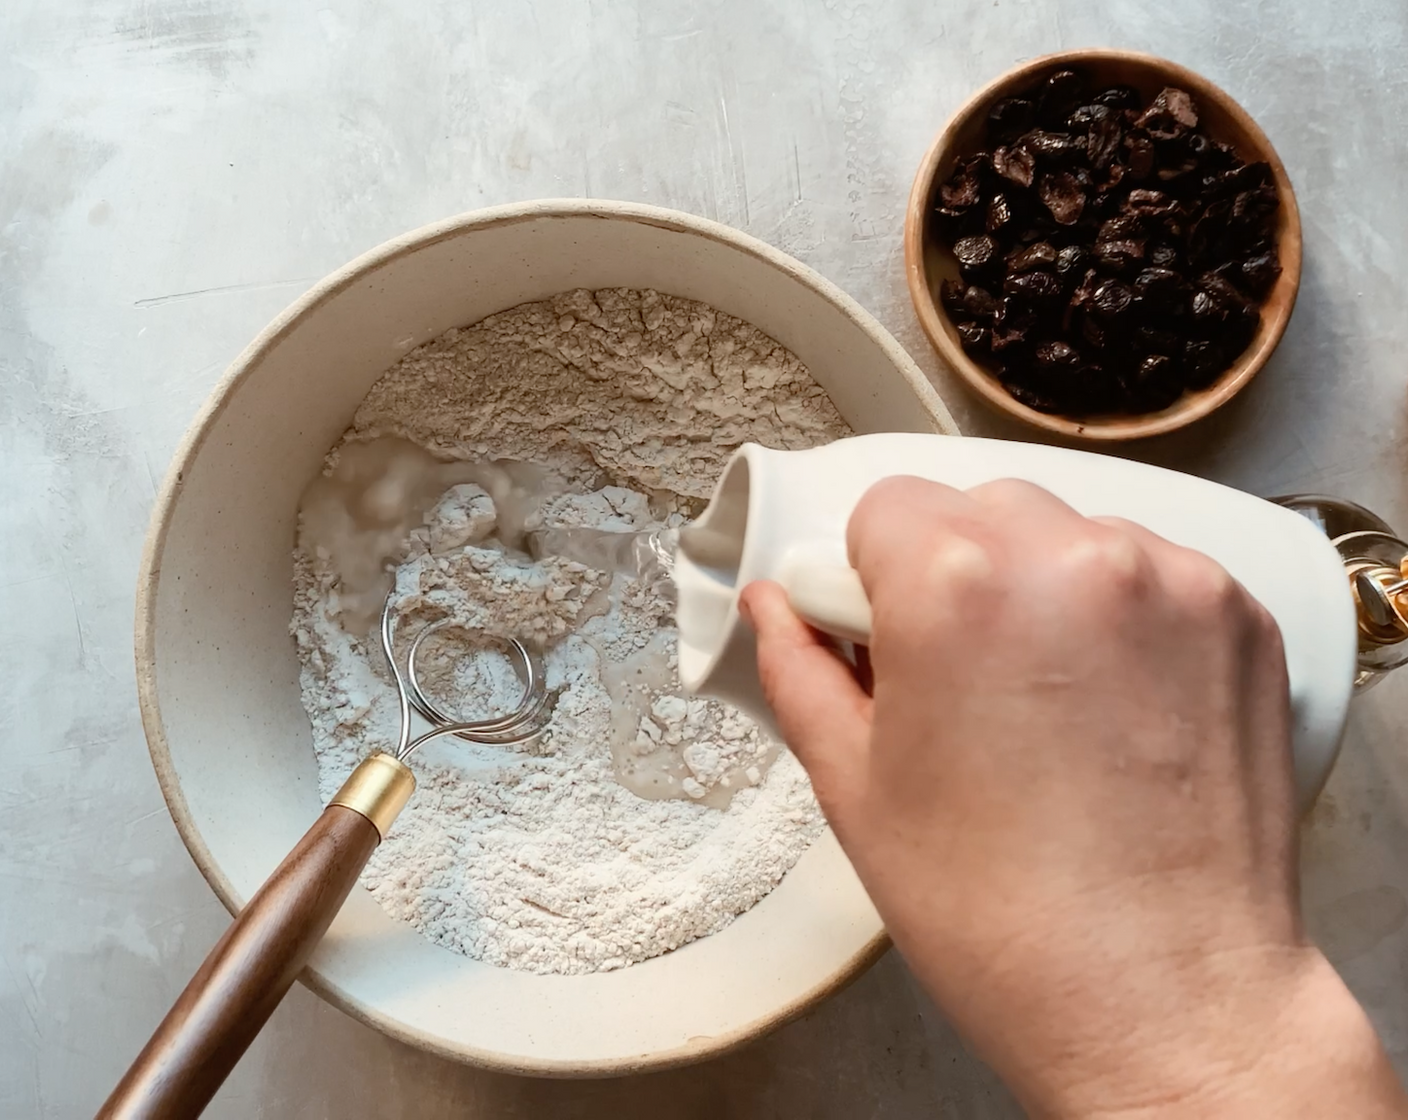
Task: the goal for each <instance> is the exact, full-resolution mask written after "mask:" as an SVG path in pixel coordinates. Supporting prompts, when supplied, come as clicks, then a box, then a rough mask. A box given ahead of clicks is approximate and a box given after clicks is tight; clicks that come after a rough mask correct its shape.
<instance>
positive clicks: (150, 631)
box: [136, 201, 955, 1076]
mask: <svg viewBox="0 0 1408 1120" xmlns="http://www.w3.org/2000/svg"><path fill="white" fill-rule="evenodd" d="M578 287H586V288H606V287H632V288H655V289H658V290H660V291H663V292H668V293H672V294H674V295H678V296H685V297H688V298H690V299H695V300H702V301H704V302H705V303H708V304H712V305H713V306H714V307H717V308H719V309H720V310H722V311H726V312H728V313H729V314H731V315H735V316H738V317H739V318H742V319H746V320H748V321H749V322H751V323H754V324H756V325H757V326H758V327H760V328H761V329H762V330H764V331H766V332H767V333H768V334H769V335H771V336H772V337H773V338H774V339H776V340H777V341H778V342H780V343H781V344H782V345H783V346H786V347H787V348H788V349H790V350H791V351H793V353H795V354H796V355H797V356H798V357H799V358H801V359H802V361H803V362H805V363H806V365H807V367H808V368H809V369H810V370H811V372H812V374H813V376H814V377H815V378H816V380H817V381H818V382H819V383H820V384H821V386H822V387H823V388H824V389H825V390H826V391H827V392H828V393H829V394H830V396H831V399H832V400H833V401H834V402H835V404H836V407H837V408H838V409H839V410H840V412H841V415H842V416H844V417H845V419H846V420H847V421H848V422H849V423H850V424H851V425H852V427H854V428H855V429H856V430H858V431H861V432H874V431H913V432H946V433H951V432H953V431H954V430H955V429H954V425H953V421H952V420H951V419H950V417H949V413H948V410H947V409H946V408H945V407H944V404H943V402H942V401H941V400H940V399H939V397H938V396H937V395H936V394H935V392H934V390H933V389H932V387H931V386H930V385H929V383H928V382H927V381H926V380H925V379H924V377H923V375H922V374H921V373H920V371H919V370H918V369H917V368H916V366H915V365H914V363H913V362H912V361H911V360H910V358H909V357H908V356H907V355H906V354H905V353H904V351H903V350H901V349H900V347H899V346H898V345H897V344H896V342H895V341H894V339H892V338H891V337H890V336H889V335H888V334H887V333H886V332H885V331H884V329H883V328H882V327H881V326H880V325H879V323H877V322H876V321H875V320H874V319H873V318H871V317H870V316H869V315H868V314H866V312H865V311H863V310H862V309H861V308H860V307H859V306H858V305H857V304H856V303H855V302H854V301H853V300H851V299H850V298H849V297H847V296H846V295H845V294H844V293H843V292H841V291H840V290H838V289H837V288H836V287H834V286H833V285H832V284H830V283H828V282H827V281H825V280H824V279H822V278H821V277H820V276H818V275H817V274H816V273H814V272H812V271H811V270H810V269H808V268H806V267H804V266H803V265H801V264H800V263H798V262H797V261H795V260H793V259H791V258H790V257H788V256H786V255H784V254H783V253H780V252H778V251H777V250H775V249H772V248H770V247H768V246H767V245H765V244H763V243H762V242H760V241H757V240H755V239H753V238H751V237H748V236H745V235H744V234H741V233H738V232H737V231H735V230H732V229H728V228H727V227H725V226H721V225H717V224H715V223H713V222H708V221H704V220H701V219H699V218H693V217H689V216H687V215H684V214H678V213H674V212H672V211H667V210H660V209H656V208H653V207H648V206H637V205H628V204H624V203H615V202H595V201H585V202H572V201H565V202H562V201H559V202H534V203H528V204H522V205H515V206H508V207H501V208H498V209H493V210H481V211H477V212H475V213H471V214H466V215H464V216H462V217H458V218H453V219H451V220H449V221H446V222H442V223H440V224H438V225H432V226H426V227H425V228H423V229H419V230H416V231H415V232H413V233H409V234H406V235H405V236H403V237H399V238H397V239H395V240H393V241H390V242H387V243H386V244H385V245H382V246H380V247H379V248H377V249H374V250H372V251H371V252H370V253H367V254H366V255H365V256H362V257H360V258H358V259H357V260H355V261H353V262H352V263H351V264H349V265H347V266H346V267H345V268H342V269H341V270H339V271H338V272H336V273H334V274H333V275H331V276H329V277H328V278H327V279H325V280H323V281H322V282H321V283H319V284H318V285H316V286H315V287H314V288H313V289H312V290H311V291H309V292H308V293H307V294H306V295H304V296H303V297H302V298H301V299H299V300H298V301H297V302H296V303H294V304H293V305H292V306H291V307H290V308H289V309H288V310H287V311H285V312H284V313H283V314H282V315H280V316H279V317H278V318H277V319H276V320H275V321H274V322H273V323H271V324H270V325H269V327H268V328H267V329H266V330H265V331H264V332H263V333H262V334H261V335H260V336H259V337H258V338H257V339H255V340H254V342H253V343H252V344H251V345H250V346H249V348H248V349H247V350H245V352H244V353H243V354H241V355H240V356H239V358H237V359H236V361H235V363H234V365H232V366H231V367H230V370H229V371H228V373H227V374H226V375H225V377H224V379H223V380H222V381H221V382H220V384H219V386H218V387H217V388H216V390H215V392H214V394H213V395H212V397H211V398H210V401H209V402H208V403H207V404H206V406H205V409H204V411H203V412H202V413H201V414H200V416H199V417H198V418H197V420H196V422H195V424H194V425H193V426H192V428H191V430H190V432H189V434H188V435H187V436H186V439H185V441H184V443H183V444H182V445H181V447H180V449H179V450H178V451H177V453H176V457H175V461H174V463H173V465H172V467H171V469H170V471H169V473H168V474H167V477H166V482H165V485H164V486H163V489H162V492H161V496H160V498H159V500H158V503H157V508H156V512H155V514H154V517H153V521H152V527H151V532H150V535H149V537H148V541H147V547H146V554H145V557H144V560H143V566H142V574H141V580H140V585H139V590H138V603H137V634H136V642H137V671H138V685H139V689H140V699H141V708H142V718H143V722H144V724H145V727H146V732H147V739H148V742H149V744H150V747H151V755H152V761H153V764H154V765H155V767H156V772H157V776H158V778H159V779H160V781H161V788H162V792H163V793H164V795H165V797H166V801H167V804H168V805H169V806H170V809H171V815H172V817H173V818H175V821H176V825H177V827H178V828H179V829H180V832H181V836H182V838H183V839H184V840H185V842H186V846H187V848H189V849H190V852H191V855H192V857H193V858H194V859H195V861H196V863H197V864H198V865H199V866H200V869H201V871H202V873H203V874H204V875H205V877H206V879H207V880H208V881H209V883H210V885H211V887H212V888H213V889H214V890H215V892H216V894H218V895H219V896H220V899H221V901H223V902H224V903H225V905H226V906H227V907H228V908H229V909H230V910H231V911H232V912H235V911H237V910H238V908H239V907H240V906H241V905H243V903H244V902H245V900H247V899H248V898H249V897H250V896H251V895H252V894H253V893H254V891H255V890H256V889H257V888H258V886H259V885H260V883H261V882H262V881H263V880H264V878H265V876H267V875H268V874H269V872H271V871H272V870H273V869H274V867H275V866H277V864H278V863H279V861H280V860H281V859H282V858H283V856H284V855H285V853H287V852H288V851H289V849H290V848H292V847H293V845H294V843H295V842H296V841H297V840H298V839H299V837H300V836H302V834H303V832H304V830H305V829H306V828H307V827H308V825H309V824H310V823H311V822H312V821H313V820H314V818H315V817H316V816H317V815H318V812H319V810H320V809H321V803H320V800H319V796H318V780H317V767H316V764H315V761H314V756H313V747H312V739H311V733H310V730H309V725H308V719H307V717H306V716H305V714H304V712H303V708H302V706H301V704H300V701H299V685H298V661H297V658H296V656H295V653H294V646H293V642H292V640H291V639H290V637H289V633H288V623H289V617H290V614H291V611H292V605H293V604H292V583H291V579H292V549H293V543H294V528H295V516H296V510H297V506H298V499H299V495H300V493H301V492H302V490H303V488H304V486H305V485H306V484H307V483H308V481H309V480H310V479H312V478H313V477H314V476H315V475H316V474H317V473H318V471H319V470H320V469H321V466H322V461H323V456H324V455H325V454H326V452H327V450H328V448H329V447H330V446H331V445H332V444H333V443H334V442H335V441H336V440H337V438H338V437H339V436H340V435H341V434H342V432H343V431H344V430H345V429H346V428H347V426H348V424H349V423H350V422H351V419H352V414H353V412H354V411H355V409H356V407H357V405H358V404H359V403H360V402H361V400H362V398H363V397H364V396H365V395H366V392H367V390H368V389H369V388H370V387H371V384H372V382H374V381H375V380H376V379H377V377H379V376H380V375H381V373H382V371H384V370H385V369H386V368H387V367H388V366H390V365H392V364H393V363H394V362H395V361H396V360H397V359H399V358H400V357H401V356H402V355H404V354H405V353H406V352H408V351H409V350H411V349H412V348H413V347H415V346H418V345H419V344H420V343H422V342H425V341H427V340H429V339H432V338H435V337H436V336H437V335H439V334H441V333H442V332H444V331H445V330H448V329H449V328H450V327H456V326H463V325H466V324H470V323H473V322H475V321H477V320H479V319H482V318H483V317H484V316H486V315H489V314H491V313H493V312H496V311H502V310H504V309H506V308H509V307H512V306H514V305H516V304H519V303H523V302H525V301H527V300H538V299H543V298H545V297H547V296H550V295H553V294H555V293H557V292H561V291H564V290H567V289H571V288H578ZM884 946H885V936H884V931H883V929H882V927H881V924H880V920H879V918H878V917H877V915H876V913H875V910H874V909H873V907H872V906H871V904H870V902H869V900H868V899H867V897H866V894H865V892H864V890H863V889H862V888H861V886H860V883H859V882H858V881H857V879H856V877H855V874H854V872H853V871H852V870H851V867H850V865H849V863H848V862H847V860H846V858H845V856H844V855H843V854H842V852H841V850H840V848H839V847H838V846H837V844H836V841H835V838H834V837H833V836H832V835H831V834H830V833H829V832H828V833H826V834H824V835H823V836H822V837H821V838H820V839H819V840H818V841H817V842H816V843H815V844H814V845H813V846H812V848H811V849H810V850H809V851H808V852H807V853H806V855H804V856H803V857H802V859H801V860H800V861H799V862H798V864H797V865H796V867H794V868H793V869H792V871H791V872H790V873H789V874H788V875H787V877H786V878H785V879H784V880H783V882H782V883H781V885H780V886H779V887H778V888H777V889H776V890H775V891H773V892H772V893H771V894H770V895H768V896H767V898H765V899H764V900H763V901H762V902H761V903H759V904H758V905H757V906H755V907H754V908H753V909H751V910H749V911H748V912H747V913H745V914H743V915H741V916H740V917H739V918H738V919H737V920H736V921H735V922H733V923H732V924H731V925H729V926H728V927H727V928H725V929H723V930H721V931H720V932H718V933H716V934H714V935H712V936H710V937H707V938H704V939H702V940H700V941H697V942H695V943H693V944H691V945H688V946H686V947H685V948H683V949H680V950H678V951H676V952H673V953H670V954H668V955H666V956H662V957H657V958H656V959H654V960H650V961H647V962H645V963H644V964H638V965H632V966H631V967H629V968H625V969H621V970H619V971H616V972H605V973H598V974H596V975H591V976H539V975H534V974H531V973H526V972H514V971H510V970H506V969H500V968H494V967H491V966H489V965H485V964H481V963H479V962H477V961H473V960H470V959H468V958H467V957H463V956H460V955H458V954H456V953H453V952H451V951H449V950H448V949H444V948H441V947H439V946H437V945H433V944H431V943H430V942H429V941H427V940H426V939H425V938H423V937H422V936H421V935H420V934H418V933H417V932H416V931H415V930H414V929H412V928H411V927H410V926H409V925H405V924H403V923H401V922H398V921H395V920H394V919H392V918H390V917H388V916H387V915H386V914H385V913H384V912H383V911H382V910H381V908H380V907H379V906H378V905H377V904H376V902H375V901H374V900H373V899H372V897H371V895H370V894H368V893H367V892H366V891H364V890H361V889H358V890H356V891H354V892H353V895H352V897H351V899H350V900H349V901H348V903H347V905H346V906H345V907H344V909H343V911H342V913H341V914H340V915H339V917H338V918H337V920H336V921H335V922H334V923H333V926H332V929H331V931H330V932H329V933H328V936H327V938H326V940H325V941H324V942H323V943H322V945H321V946H320V947H319V949H318V951H317V953H316V954H315V955H314V957H313V960H312V964H311V966H310V967H309V970H308V972H307V974H306V976H305V977H304V979H305V980H306V982H307V983H308V984H309V985H310V986H311V987H312V988H313V989H314V990H316V991H317V992H319V993H320V994H321V995H322V996H323V997H324V998H326V999H328V1000H329V1001H330V1002H332V1003H334V1004H335V1005H337V1006H338V1007H340V1008H342V1009H343V1010H344V1011H346V1012H347V1013H348V1014H350V1015H352V1016H354V1017H355V1018H357V1019H360V1020H362V1021H363V1022H365V1023H368V1024H370V1025H371V1026H374V1027H377V1028H378V1029H380V1030H382V1031H384V1032H385V1033H387V1034H389V1035H391V1036H393V1037H395V1038H398V1039H400V1040H402V1041H404V1042H408V1043H410V1044H412V1045H414V1046H418V1047H421V1048H423V1049H425V1050H428V1051H432V1052H434V1053H436V1054H440V1055H443V1056H445V1057H448V1058H454V1059H458V1060H461V1061H466V1062H471V1063H475V1064H479V1065H483V1066H490V1067H494V1068H497V1069H501V1070H508V1071H515V1072H522V1073H534V1074H549V1075H558V1076H593V1075H603V1074H611V1073H624V1072H630V1071H635V1070H642V1069H647V1068H657V1067H661V1066H668V1065H674V1064H681V1063H684V1062H689V1061H694V1060H698V1059H700V1058H704V1057H706V1056H709V1055H712V1054H716V1053H718V1052H720V1051H723V1050H726V1049H728V1048H730V1047H733V1046H736V1045H738V1044H741V1043H743V1042H746V1041H748V1040H750V1039H753V1038H755V1037H757V1036H759V1035H761V1034H763V1033H765V1032H766V1031H768V1030H769V1029H771V1028H773V1027H776V1026H778V1025H779V1024H781V1023H783V1022H785V1021H787V1020H788V1019H790V1018H792V1017H794V1016H796V1015H798V1014H800V1013H801V1012H802V1011H804V1010H806V1009H807V1008H809V1007H811V1006H812V1005H814V1004H815V1003H817V1002H818V1001H819V1000H821V999H823V998H825V996H827V995H828V994H829V993H831V992H834V991H836V990H837V989H838V988H839V987H841V986H842V985H844V984H845V983H846V982H847V981H849V980H851V979H852V978H854V977H855V976H856V975H858V974H859V973H860V972H861V971H862V970H863V969H864V968H865V967H866V966H867V965H868V964H869V963H870V962H872V961H873V960H875V958H876V957H877V956H878V955H879V954H880V952H881V951H882V950H883V948H884Z"/></svg>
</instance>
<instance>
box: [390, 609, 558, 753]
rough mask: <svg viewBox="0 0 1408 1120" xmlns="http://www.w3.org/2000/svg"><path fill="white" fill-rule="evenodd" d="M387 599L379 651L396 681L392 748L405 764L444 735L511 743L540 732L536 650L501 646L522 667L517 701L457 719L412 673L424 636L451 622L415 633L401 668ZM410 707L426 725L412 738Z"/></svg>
mask: <svg viewBox="0 0 1408 1120" xmlns="http://www.w3.org/2000/svg"><path fill="white" fill-rule="evenodd" d="M391 599H392V597H391V596H390V595H388V596H387V599H386V605H385V606H383V607H382V609H381V650H382V653H383V654H384V655H385V656H386V663H387V665H388V666H390V668H391V676H392V677H393V678H394V680H395V682H396V698H397V701H398V702H399V704H400V709H401V711H400V715H401V732H400V737H399V739H398V740H397V743H396V749H395V751H393V752H392V754H393V755H394V756H395V757H396V758H397V759H399V760H400V761H402V762H404V761H405V760H406V759H407V758H409V757H410V755H411V754H412V753H414V751H415V750H416V749H417V748H418V747H420V746H421V745H422V744H424V743H428V742H430V740H432V739H439V738H442V737H444V736H446V735H453V736H455V737H456V738H459V739H465V740H468V741H469V742H472V743H487V744H490V745H492V746H511V745H513V744H514V743H526V742H527V741H528V740H530V739H533V738H535V737H536V736H538V735H539V734H541V733H542V731H543V729H544V728H545V727H546V726H547V722H548V718H549V717H550V714H551V713H550V712H549V710H548V690H547V683H546V681H547V674H546V671H545V669H544V666H543V663H542V660H541V659H540V658H539V657H538V655H537V654H535V653H534V652H533V651H532V650H530V649H529V648H528V647H527V646H526V645H524V644H523V643H522V642H520V641H519V640H518V639H517V638H513V639H510V640H509V641H508V642H507V643H506V644H507V645H508V648H509V650H510V651H511V653H512V654H513V657H514V660H515V661H517V663H518V667H519V668H520V669H521V671H522V675H523V681H524V684H523V695H522V696H521V697H520V698H519V701H518V705H517V706H516V707H515V708H514V709H513V710H512V711H511V712H509V713H508V714H506V715H501V716H490V717H488V718H486V719H474V720H461V719H457V718H456V717H455V716H454V715H452V714H451V713H449V712H447V711H445V709H444V708H442V707H440V706H439V705H438V704H436V703H435V702H434V701H433V700H431V699H430V697H428V696H427V695H426V694H425V690H424V689H423V688H422V687H421V684H420V678H419V676H418V675H417V672H416V658H417V657H418V656H419V654H420V651H421V646H422V645H423V644H424V642H425V640H426V639H427V638H429V637H430V636H431V635H432V634H434V633H436V632H437V631H439V630H443V629H445V628H446V627H448V626H450V625H452V622H451V620H449V619H446V620H445V621H443V622H436V623H432V624H431V625H429V626H427V627H426V628H425V629H424V630H422V631H421V632H420V633H419V634H417V635H416V636H415V639H414V640H413V641H412V642H411V645H410V648H409V649H408V650H407V651H406V667H405V670H404V671H403V670H402V668H401V666H400V664H399V663H398V662H397V660H396V642H395V638H396V634H395V624H394V623H393V621H392V620H393V617H394V611H393V610H392V605H391ZM412 710H414V711H415V712H416V713H417V714H418V715H420V716H421V718H422V719H424V720H425V721H426V722H427V723H429V724H430V726H431V729H430V730H429V731H427V732H425V733H424V734H423V735H418V736H416V737H415V738H414V739H413V738H411V711H412Z"/></svg>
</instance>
